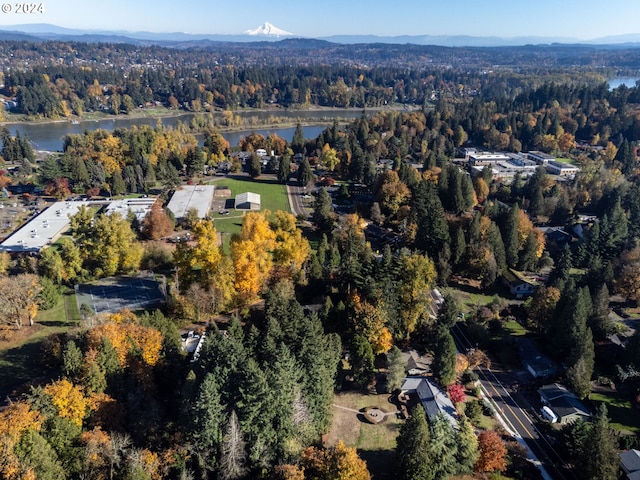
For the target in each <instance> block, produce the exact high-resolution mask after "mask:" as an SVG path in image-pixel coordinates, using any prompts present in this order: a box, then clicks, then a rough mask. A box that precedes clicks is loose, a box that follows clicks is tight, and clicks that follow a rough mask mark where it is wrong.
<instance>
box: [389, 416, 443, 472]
mask: <svg viewBox="0 0 640 480" xmlns="http://www.w3.org/2000/svg"><path fill="white" fill-rule="evenodd" d="M396 443H397V446H396V462H395V465H396V468H395V472H396V475H397V478H398V479H399V480H434V479H435V471H434V469H433V468H432V466H431V457H430V455H429V452H430V449H429V444H430V434H429V425H428V424H427V415H426V414H425V412H424V408H422V405H416V406H415V407H414V408H413V410H412V411H411V416H410V417H409V418H408V419H407V421H406V422H405V423H404V424H402V426H401V427H400V434H399V435H398V438H397V439H396Z"/></svg>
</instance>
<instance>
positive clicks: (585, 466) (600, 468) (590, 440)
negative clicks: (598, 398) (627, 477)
mask: <svg viewBox="0 0 640 480" xmlns="http://www.w3.org/2000/svg"><path fill="white" fill-rule="evenodd" d="M589 430H590V432H589V435H588V436H587V437H585V439H584V441H585V444H584V446H583V448H582V451H583V455H582V456H581V458H580V461H579V462H577V463H576V465H578V467H579V471H580V473H581V478H585V479H587V480H616V479H617V478H619V477H618V473H619V470H620V457H619V456H618V453H617V449H616V438H615V434H614V432H613V429H612V428H611V426H610V425H609V419H608V418H607V407H606V406H605V405H604V404H601V405H599V406H598V408H597V410H596V414H595V417H594V419H593V423H592V424H591V428H590V429H589Z"/></svg>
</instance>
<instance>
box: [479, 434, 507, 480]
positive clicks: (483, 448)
mask: <svg viewBox="0 0 640 480" xmlns="http://www.w3.org/2000/svg"><path fill="white" fill-rule="evenodd" d="M478 450H479V452H480V457H479V458H478V461H477V462H476V464H475V467H474V470H475V471H476V472H479V473H486V472H504V471H505V470H506V469H507V460H506V457H507V447H506V445H505V443H504V441H503V440H502V439H501V438H500V435H498V434H497V433H496V432H494V431H493V430H485V431H483V432H481V433H480V435H478Z"/></svg>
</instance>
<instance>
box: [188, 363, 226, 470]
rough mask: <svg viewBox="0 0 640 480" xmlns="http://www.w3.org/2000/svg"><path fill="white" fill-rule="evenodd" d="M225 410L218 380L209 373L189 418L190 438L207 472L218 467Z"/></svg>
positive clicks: (201, 385) (201, 386)
mask: <svg viewBox="0 0 640 480" xmlns="http://www.w3.org/2000/svg"><path fill="white" fill-rule="evenodd" d="M224 410H225V409H224V405H222V403H221V397H220V388H219V387H218V383H217V381H216V378H215V377H214V376H213V374H211V373H207V375H206V376H205V377H204V380H203V382H202V383H201V384H200V388H199V391H198V394H197V397H196V398H195V401H194V402H193V404H192V407H191V411H190V413H189V417H188V418H189V419H190V421H191V426H190V427H191V428H190V429H189V437H190V439H191V442H192V443H193V447H194V450H195V451H196V452H197V454H198V456H199V460H200V463H201V464H202V465H203V466H204V468H206V469H207V470H213V469H214V468H215V466H216V460H217V457H218V455H217V451H218V448H219V447H220V444H221V442H222V427H223V423H222V422H223V419H224V415H225V411H224Z"/></svg>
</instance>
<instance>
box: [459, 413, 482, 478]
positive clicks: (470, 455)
mask: <svg viewBox="0 0 640 480" xmlns="http://www.w3.org/2000/svg"><path fill="white" fill-rule="evenodd" d="M456 445H457V447H458V448H457V451H456V460H457V471H456V473H458V474H460V475H467V474H470V473H472V472H473V466H474V465H475V464H476V462H477V461H478V456H479V452H478V437H477V436H476V433H475V431H474V429H473V424H472V423H471V421H470V420H469V419H468V418H467V416H466V415H464V414H463V415H461V416H460V422H458V430H456Z"/></svg>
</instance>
